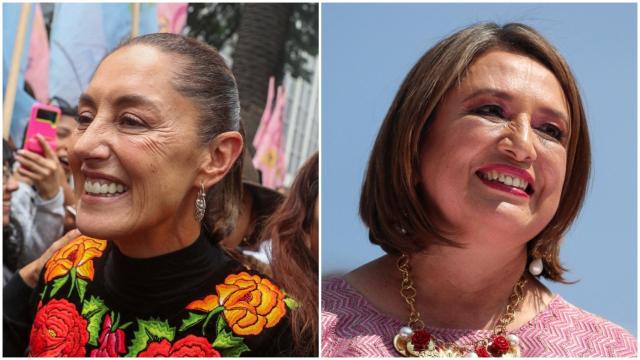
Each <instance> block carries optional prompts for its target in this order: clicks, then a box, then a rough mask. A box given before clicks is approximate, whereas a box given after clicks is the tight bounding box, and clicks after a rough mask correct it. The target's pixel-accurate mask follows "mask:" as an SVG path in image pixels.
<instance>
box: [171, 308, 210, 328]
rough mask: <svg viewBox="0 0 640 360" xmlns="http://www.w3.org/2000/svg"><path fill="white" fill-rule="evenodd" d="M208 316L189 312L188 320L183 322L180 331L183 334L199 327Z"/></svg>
mask: <svg viewBox="0 0 640 360" xmlns="http://www.w3.org/2000/svg"><path fill="white" fill-rule="evenodd" d="M206 316H207V315H205V314H196V313H192V312H189V317H188V318H187V319H184V320H182V325H180V329H178V331H180V332H182V331H185V330H187V329H189V328H191V327H193V326H195V325H197V324H198V323H199V322H200V321H202V319H204V318H205V317H206Z"/></svg>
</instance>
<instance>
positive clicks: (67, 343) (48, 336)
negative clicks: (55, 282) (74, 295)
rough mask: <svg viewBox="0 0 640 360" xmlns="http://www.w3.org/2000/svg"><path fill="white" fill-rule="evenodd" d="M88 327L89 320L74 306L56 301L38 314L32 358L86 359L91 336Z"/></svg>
mask: <svg viewBox="0 0 640 360" xmlns="http://www.w3.org/2000/svg"><path fill="white" fill-rule="evenodd" d="M86 328H87V321H86V320H85V319H84V318H83V317H82V316H80V314H78V311H77V310H76V307H75V305H73V304H72V303H70V302H68V301H67V300H65V299H62V300H58V299H53V300H51V301H49V303H47V304H46V305H44V306H43V307H41V308H40V309H39V310H38V312H37V313H36V317H35V320H34V321H33V327H32V328H31V337H30V339H29V344H30V347H31V349H30V356H35V357H57V356H72V357H80V356H84V355H85V354H86V350H85V345H86V343H87V339H88V337H89V335H88V333H87V329H86Z"/></svg>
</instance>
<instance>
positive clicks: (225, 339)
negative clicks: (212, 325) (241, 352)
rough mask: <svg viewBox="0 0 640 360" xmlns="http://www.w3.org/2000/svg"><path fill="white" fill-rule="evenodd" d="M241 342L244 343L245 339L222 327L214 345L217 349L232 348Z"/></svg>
mask: <svg viewBox="0 0 640 360" xmlns="http://www.w3.org/2000/svg"><path fill="white" fill-rule="evenodd" d="M240 344H243V339H242V338H241V337H237V336H233V333H231V332H229V331H227V330H225V329H222V331H221V332H219V333H218V336H216V339H215V340H214V341H213V347H214V348H216V349H231V348H234V347H236V346H239V345H240Z"/></svg>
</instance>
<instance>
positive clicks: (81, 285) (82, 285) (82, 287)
mask: <svg viewBox="0 0 640 360" xmlns="http://www.w3.org/2000/svg"><path fill="white" fill-rule="evenodd" d="M76 287H77V288H78V295H80V302H83V301H84V294H85V293H86V292H87V282H86V281H85V280H82V279H78V280H76Z"/></svg>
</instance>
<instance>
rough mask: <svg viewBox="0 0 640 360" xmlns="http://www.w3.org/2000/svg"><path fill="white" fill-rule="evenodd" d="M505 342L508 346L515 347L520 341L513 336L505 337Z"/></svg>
mask: <svg viewBox="0 0 640 360" xmlns="http://www.w3.org/2000/svg"><path fill="white" fill-rule="evenodd" d="M507 341H509V344H511V345H514V346H517V345H518V344H520V339H518V337H517V336H515V335H513V334H509V335H507Z"/></svg>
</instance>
